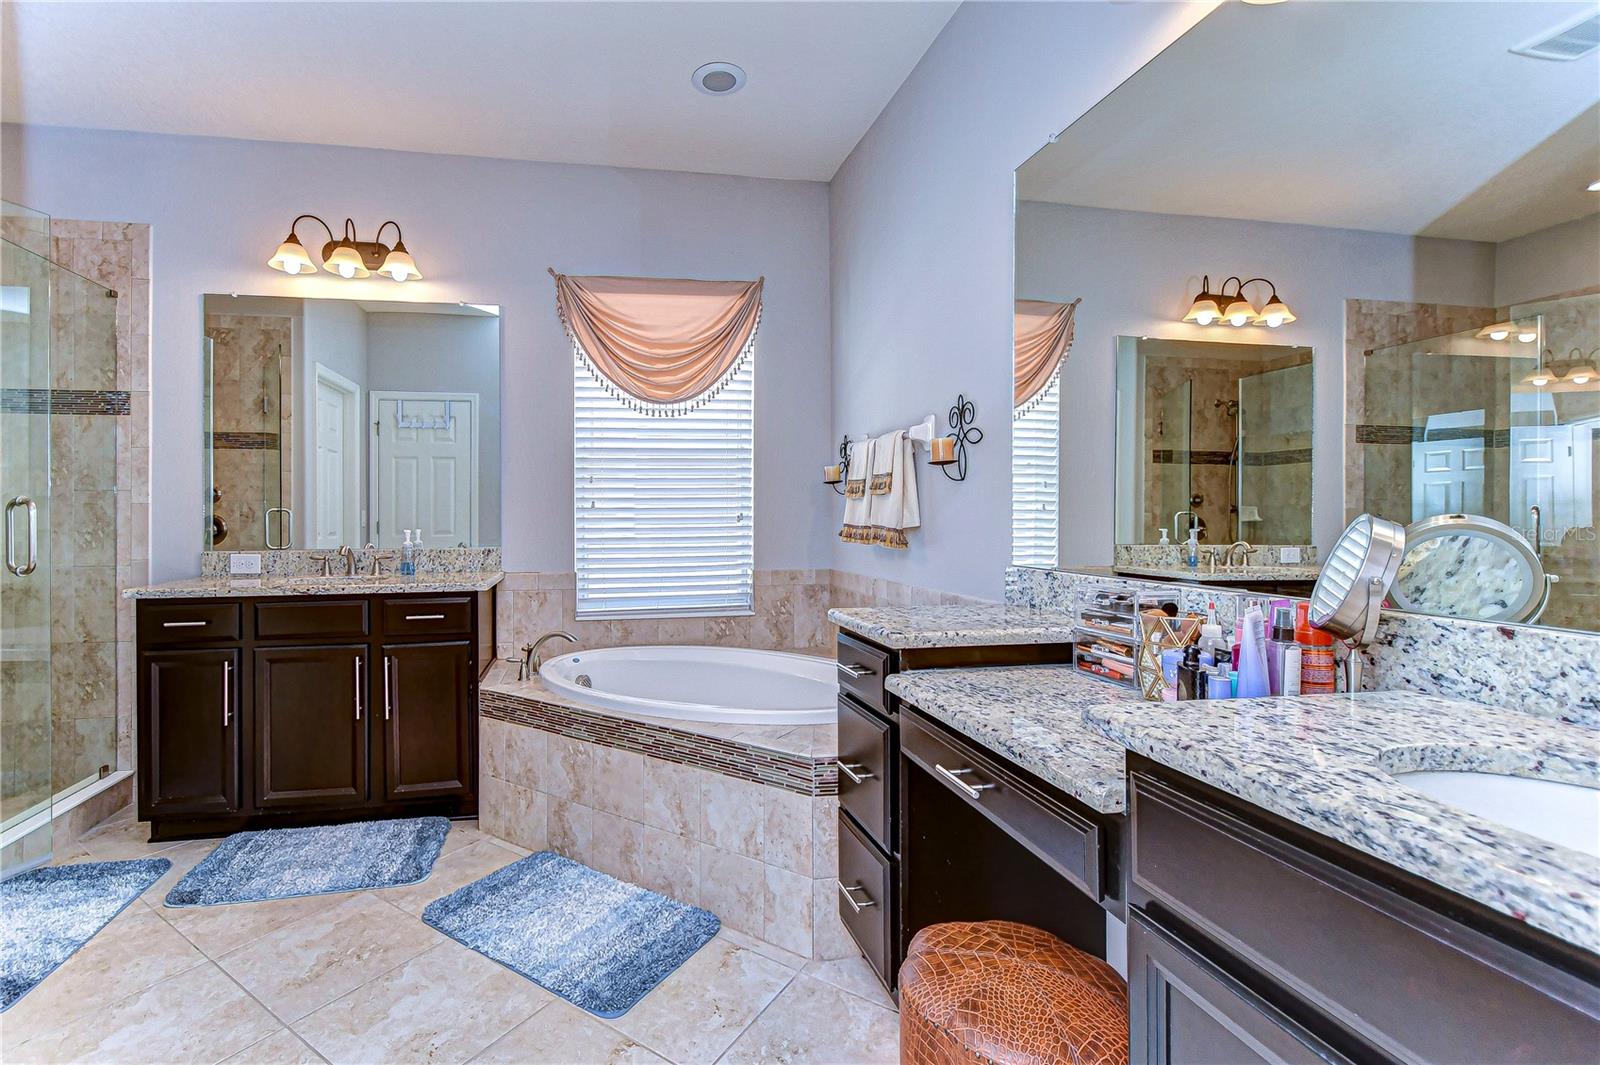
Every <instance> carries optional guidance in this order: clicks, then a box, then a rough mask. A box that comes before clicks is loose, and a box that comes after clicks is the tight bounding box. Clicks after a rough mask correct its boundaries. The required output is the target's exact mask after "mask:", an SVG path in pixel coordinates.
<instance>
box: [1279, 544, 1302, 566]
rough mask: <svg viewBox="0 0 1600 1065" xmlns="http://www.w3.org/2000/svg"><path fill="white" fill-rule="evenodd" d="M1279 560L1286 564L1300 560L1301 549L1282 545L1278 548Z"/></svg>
mask: <svg viewBox="0 0 1600 1065" xmlns="http://www.w3.org/2000/svg"><path fill="white" fill-rule="evenodd" d="M1278 561H1279V562H1282V563H1284V564H1285V565H1288V564H1290V563H1294V562H1299V561H1300V549H1299V548H1298V547H1280V548H1279V549H1278Z"/></svg>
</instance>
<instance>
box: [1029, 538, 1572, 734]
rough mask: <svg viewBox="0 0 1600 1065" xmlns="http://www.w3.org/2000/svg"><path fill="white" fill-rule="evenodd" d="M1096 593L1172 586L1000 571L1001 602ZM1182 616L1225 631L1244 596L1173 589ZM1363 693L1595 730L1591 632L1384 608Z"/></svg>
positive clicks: (1054, 604) (1051, 602)
mask: <svg viewBox="0 0 1600 1065" xmlns="http://www.w3.org/2000/svg"><path fill="white" fill-rule="evenodd" d="M1085 581H1087V582H1089V583H1090V584H1092V585H1094V586H1098V587H1119V588H1143V589H1150V590H1165V591H1168V592H1170V591H1171V590H1172V589H1173V588H1174V587H1175V586H1174V585H1172V584H1162V583H1157V582H1153V581H1139V580H1133V579H1130V578H1125V577H1108V576H1104V575H1099V574H1091V573H1085V572H1081V571H1072V570H1041V569H1028V568H1024V567H1017V566H1013V567H1011V568H1010V569H1008V570H1007V571H1006V601H1007V602H1009V603H1015V604H1019V605H1024V606H1028V605H1034V606H1040V607H1044V608H1047V609H1055V610H1063V609H1064V610H1071V609H1072V603H1073V593H1074V591H1075V589H1077V588H1078V587H1079V586H1080V585H1081V584H1082V583H1083V582H1085ZM1176 587H1177V588H1178V589H1179V590H1178V599H1179V604H1180V606H1181V608H1182V609H1183V610H1185V611H1190V610H1192V611H1195V612H1197V613H1202V614H1203V613H1205V609H1206V604H1207V603H1208V602H1209V603H1215V604H1216V606H1217V616H1218V617H1219V618H1220V619H1221V620H1222V622H1223V623H1224V624H1232V623H1233V620H1234V618H1235V617H1236V616H1237V613H1238V610H1239V607H1240V605H1241V604H1242V603H1243V602H1244V600H1245V599H1247V598H1256V599H1259V598H1262V597H1261V596H1248V595H1242V594H1239V593H1234V592H1229V591H1227V590H1225V589H1220V588H1204V587H1200V586H1187V585H1177V586H1176ZM1366 657H1367V668H1366V669H1365V670H1363V672H1362V687H1363V688H1364V689H1366V690H1368V691H1380V690H1389V689H1397V688H1403V689H1406V690H1409V691H1415V692H1420V693H1423V694H1428V695H1440V696H1444V697H1447V698H1452V699H1464V700H1468V701H1471V702H1476V703H1483V704H1486V705H1490V706H1494V707H1496V708H1498V709H1502V710H1510V711H1515V712H1517V713H1521V714H1529V715H1532V716H1534V717H1543V718H1551V719H1554V720H1556V721H1565V722H1570V723H1573V724H1578V725H1586V726H1591V727H1597V728H1600V633H1593V632H1577V631H1574V630H1571V629H1548V628H1539V627H1536V626H1527V625H1497V624H1494V623H1491V622H1482V621H1465V620H1460V619H1455V618H1436V617H1429V616H1427V615H1424V614H1406V613H1401V612H1399V611H1393V610H1386V611H1384V614H1383V618H1382V620H1381V621H1379V623H1378V634H1377V636H1376V638H1375V639H1374V640H1373V642H1372V645H1371V646H1370V647H1368V648H1367V650H1366Z"/></svg>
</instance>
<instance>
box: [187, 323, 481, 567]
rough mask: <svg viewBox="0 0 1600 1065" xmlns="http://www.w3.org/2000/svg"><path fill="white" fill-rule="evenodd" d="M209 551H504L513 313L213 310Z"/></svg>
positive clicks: (207, 340)
mask: <svg viewBox="0 0 1600 1065" xmlns="http://www.w3.org/2000/svg"><path fill="white" fill-rule="evenodd" d="M204 314H205V327H204V337H203V339H202V344H203V354H204V359H203V363H204V368H205V405H206V406H205V416H204V421H205V432H206V440H205V444H206V449H205V456H206V470H207V484H206V525H205V531H204V549H205V550H208V551H262V550H275V549H281V548H290V547H293V548H313V549H314V548H337V547H339V546H341V545H345V544H348V545H350V546H352V547H360V546H362V545H363V544H367V543H371V544H374V545H376V546H378V547H380V548H384V547H394V546H397V545H399V544H400V543H401V541H402V540H403V539H404V536H405V532H406V530H419V529H420V530H421V533H420V539H421V542H422V543H423V544H424V545H425V546H428V547H456V546H465V547H480V546H493V545H495V544H498V543H499V542H500V419H501V411H500V311H499V308H498V307H495V306H492V305H487V304H484V305H478V304H457V303H449V304H445V303H400V302H384V301H375V300H341V299H299V298H292V297H281V296H233V295H207V296H206V297H205V303H204Z"/></svg>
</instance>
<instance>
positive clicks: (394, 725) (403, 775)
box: [379, 640, 474, 799]
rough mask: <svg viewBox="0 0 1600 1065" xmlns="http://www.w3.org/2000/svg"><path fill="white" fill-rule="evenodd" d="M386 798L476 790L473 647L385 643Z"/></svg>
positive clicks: (465, 644) (463, 642) (465, 643)
mask: <svg viewBox="0 0 1600 1065" xmlns="http://www.w3.org/2000/svg"><path fill="white" fill-rule="evenodd" d="M380 668H381V670H382V675H381V676H380V678H379V686H380V688H381V696H380V699H381V702H380V707H381V709H382V712H383V733H384V763H385V765H384V797H385V798H387V799H419V798H428V797H435V796H441V795H467V794H470V793H471V791H472V755H473V746H472V736H473V733H472V710H473V685H474V681H473V677H472V645H471V643H469V642H468V641H466V640H459V641H452V642H449V643H411V644H387V645H385V646H384V648H383V662H382V663H381V665H380Z"/></svg>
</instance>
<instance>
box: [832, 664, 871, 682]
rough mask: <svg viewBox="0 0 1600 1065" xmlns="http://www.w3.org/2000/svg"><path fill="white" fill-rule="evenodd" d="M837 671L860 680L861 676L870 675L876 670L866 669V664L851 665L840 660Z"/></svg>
mask: <svg viewBox="0 0 1600 1065" xmlns="http://www.w3.org/2000/svg"><path fill="white" fill-rule="evenodd" d="M839 672H841V673H845V674H848V675H849V676H852V677H854V678H856V679H857V680H860V679H861V678H862V677H870V676H872V674H873V673H875V672H876V670H871V669H868V668H867V667H866V666H855V665H851V664H850V663H849V662H840V663H839Z"/></svg>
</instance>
